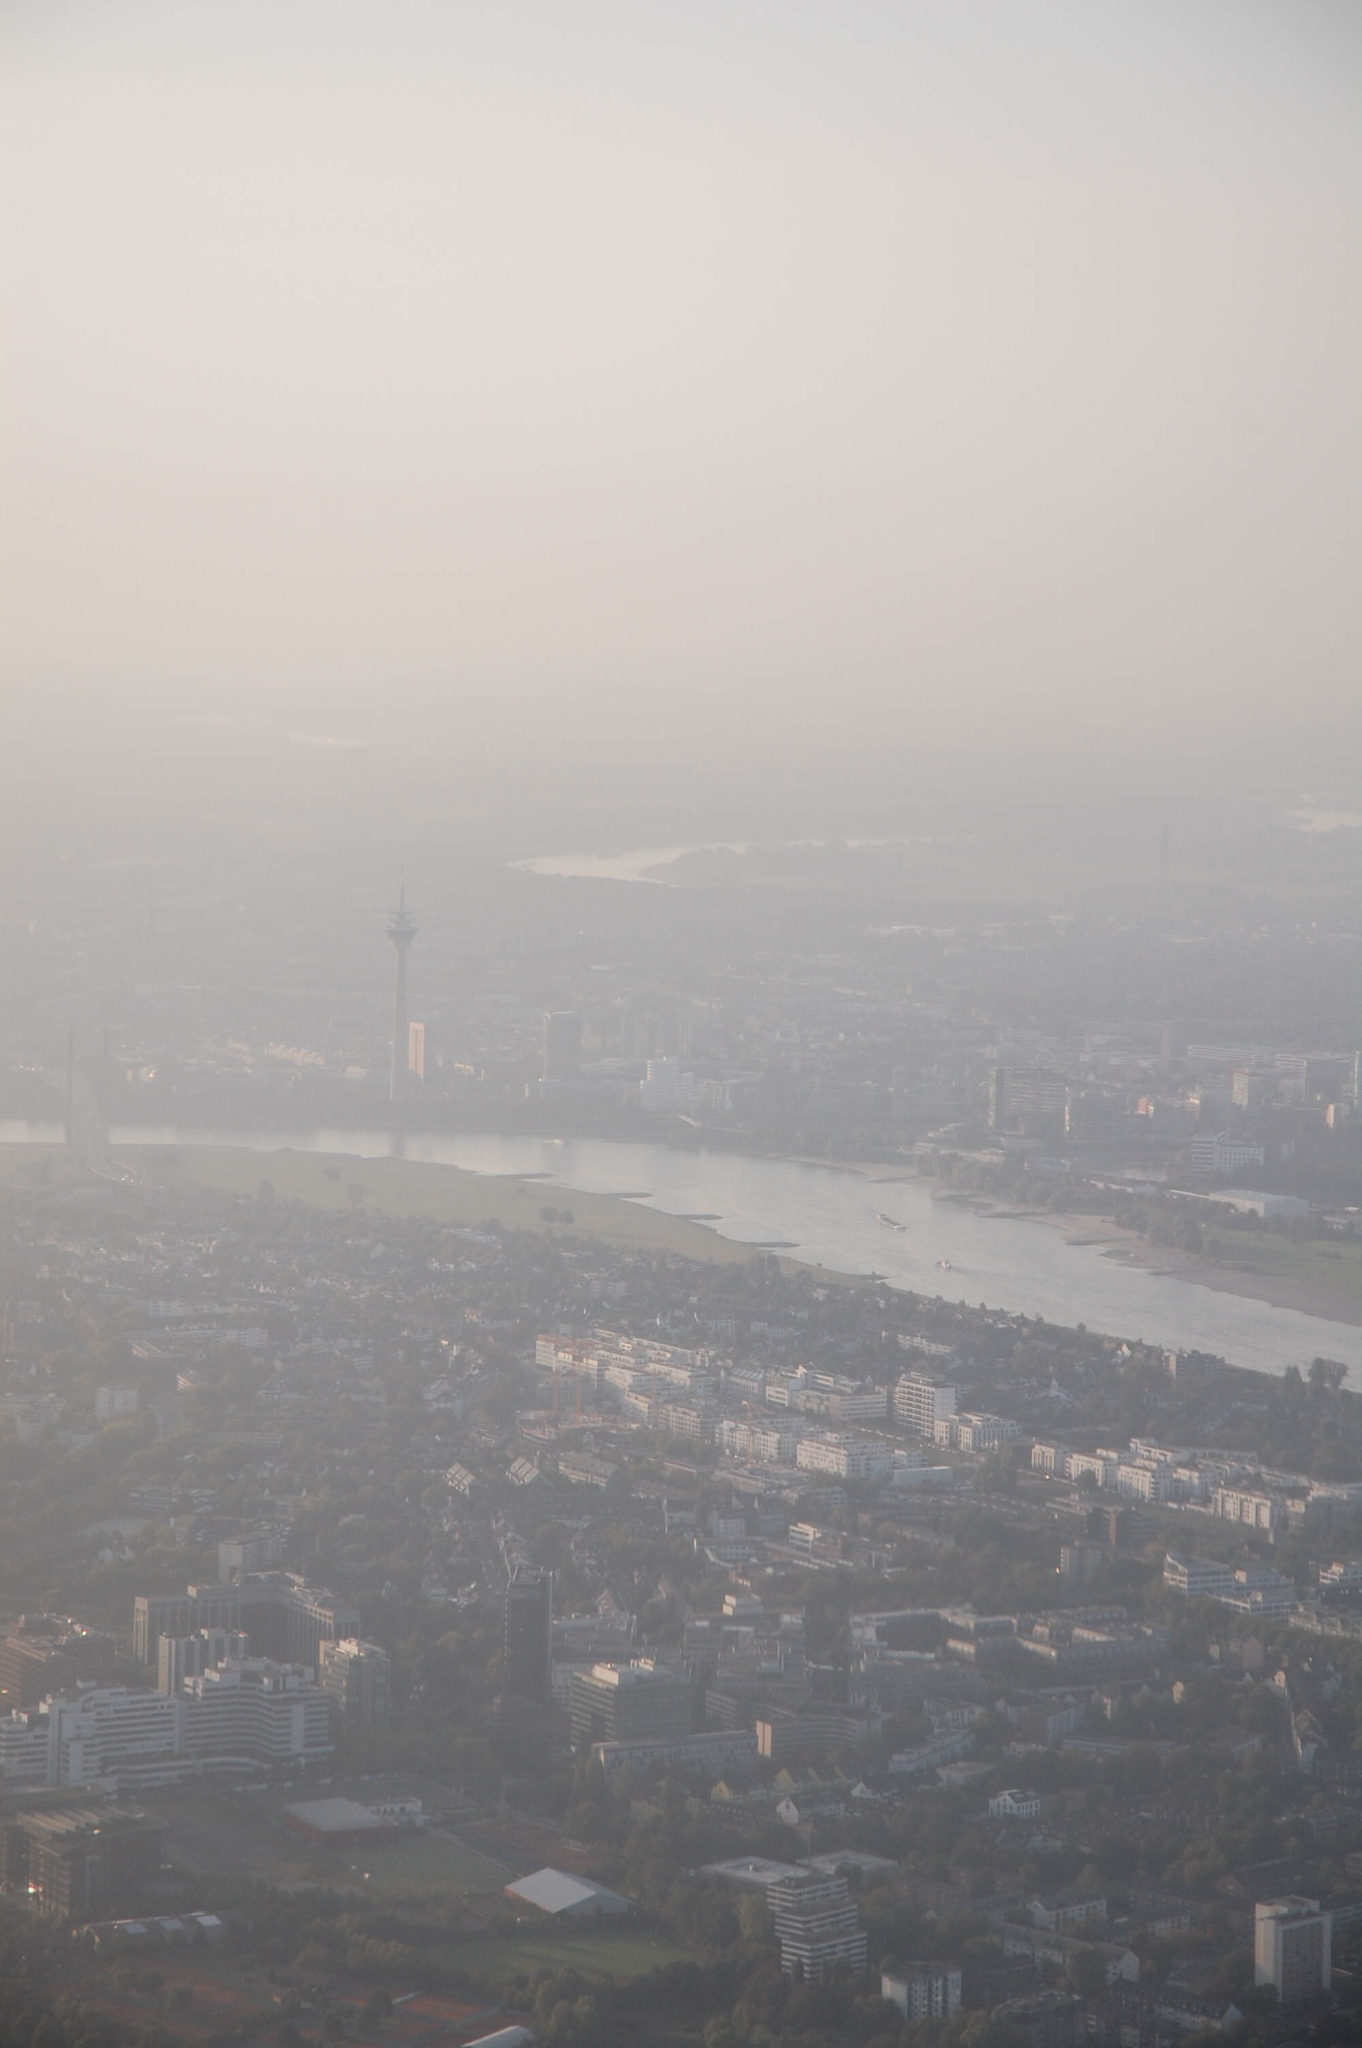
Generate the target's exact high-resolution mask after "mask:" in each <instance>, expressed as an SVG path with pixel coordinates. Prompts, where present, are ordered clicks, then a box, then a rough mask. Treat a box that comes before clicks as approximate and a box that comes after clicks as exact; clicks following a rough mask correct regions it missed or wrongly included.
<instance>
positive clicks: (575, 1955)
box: [450, 1926, 687, 1980]
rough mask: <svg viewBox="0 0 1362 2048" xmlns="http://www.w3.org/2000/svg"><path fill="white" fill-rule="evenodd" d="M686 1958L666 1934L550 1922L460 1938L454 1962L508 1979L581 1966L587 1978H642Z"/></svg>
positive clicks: (454, 1949)
mask: <svg viewBox="0 0 1362 2048" xmlns="http://www.w3.org/2000/svg"><path fill="white" fill-rule="evenodd" d="M686 1959H687V1951H686V1950H685V1949H683V1948H678V1947H677V1945H676V1943H675V1942H671V1941H668V1940H666V1939H665V1937H664V1936H662V1935H654V1934H644V1933H643V1932H641V1931H640V1930H639V1929H636V1928H635V1929H630V1928H627V1927H618V1928H617V1927H610V1928H602V1929H599V1930H597V1929H595V1928H592V1929H591V1930H590V1931H587V1930H586V1929H583V1930H582V1931H581V1932H580V1933H575V1932H574V1933H569V1932H568V1931H567V1930H566V1928H564V1929H561V1930H558V1931H555V1930H554V1929H553V1927H552V1926H547V1927H545V1928H544V1930H543V1931H542V1933H541V1932H540V1930H539V1929H538V1928H531V1929H529V1930H527V1931H526V1933H525V1934H523V1935H511V1934H505V1935H494V1936H492V1937H490V1938H483V1939H480V1940H478V1941H476V1942H474V1941H467V1942H458V1943H456V1944H455V1946H454V1948H453V1949H452V1951H451V1955H450V1960H451V1962H457V1963H462V1964H464V1965H465V1966H466V1967H467V1968H469V1969H473V1970H476V1971H477V1972H478V1973H479V1975H480V1976H483V1975H489V1974H490V1975H491V1976H493V1977H499V1978H501V1979H502V1980H504V1979H505V1978H507V1977H510V1976H513V1975H515V1973H516V1972H517V1971H527V1972H528V1971H533V1970H580V1971H581V1973H582V1975H583V1976H584V1977H642V1976H643V1975H644V1974H645V1973H646V1972H647V1971H649V1970H660V1969H661V1968H662V1967H663V1965H664V1964H666V1963H679V1962H684V1961H685V1960H686Z"/></svg>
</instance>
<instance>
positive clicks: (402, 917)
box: [388, 876, 416, 1102]
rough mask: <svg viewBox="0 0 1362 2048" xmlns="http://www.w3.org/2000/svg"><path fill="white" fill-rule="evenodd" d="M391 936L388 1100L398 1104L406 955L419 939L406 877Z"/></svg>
mask: <svg viewBox="0 0 1362 2048" xmlns="http://www.w3.org/2000/svg"><path fill="white" fill-rule="evenodd" d="M388 937H389V938H390V939H391V940H392V945H393V951H394V952H395V953H396V955H397V974H396V978H395V980H394V983H393V1051H392V1062H391V1065H390V1066H389V1069H388V1100H389V1102H396V1101H397V1100H398V1098H399V1096H400V1095H401V1094H402V1091H403V1088H404V1086H405V1083H406V1078H407V1038H408V1018H407V954H408V952H409V950H410V948H411V942H412V940H413V939H414V938H415V937H416V923H415V920H414V919H413V918H412V916H411V913H410V912H409V911H408V909H407V883H406V877H405V876H404V877H403V879H402V885H401V888H400V890H399V892H398V899H397V908H396V910H394V911H393V913H392V915H391V916H390V917H389V919H388Z"/></svg>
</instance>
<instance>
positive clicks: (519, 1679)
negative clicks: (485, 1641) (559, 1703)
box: [503, 1565, 553, 1704]
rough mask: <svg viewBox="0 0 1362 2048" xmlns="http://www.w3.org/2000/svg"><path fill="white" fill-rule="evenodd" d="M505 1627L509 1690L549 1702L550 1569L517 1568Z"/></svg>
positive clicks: (507, 1591)
mask: <svg viewBox="0 0 1362 2048" xmlns="http://www.w3.org/2000/svg"><path fill="white" fill-rule="evenodd" d="M504 1630H505V1632H504V1638H503V1647H504V1651H505V1660H504V1661H505V1674H504V1679H503V1683H504V1686H505V1689H506V1691H507V1692H509V1693H515V1694H516V1695H517V1696H518V1697H519V1698H520V1699H526V1700H542V1701H543V1702H545V1703H546V1704H547V1701H548V1698H549V1694H550V1691H551V1667H552V1655H553V1578H552V1575H551V1574H550V1573H549V1572H537V1571H531V1570H530V1569H529V1568H528V1567H527V1566H525V1565H518V1566H517V1567H516V1569H515V1571H514V1573H513V1574H512V1577H511V1583H510V1585H509V1586H508V1587H507V1588H506V1600H505V1615H504Z"/></svg>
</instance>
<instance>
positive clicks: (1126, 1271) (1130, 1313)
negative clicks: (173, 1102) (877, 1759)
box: [0, 1123, 1362, 1386]
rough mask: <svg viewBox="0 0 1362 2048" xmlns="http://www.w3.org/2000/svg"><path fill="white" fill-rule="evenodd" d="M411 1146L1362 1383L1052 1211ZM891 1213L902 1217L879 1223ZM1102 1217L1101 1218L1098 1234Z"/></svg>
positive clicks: (1312, 1320) (133, 1129)
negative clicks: (1057, 1225) (1054, 1221)
mask: <svg viewBox="0 0 1362 2048" xmlns="http://www.w3.org/2000/svg"><path fill="white" fill-rule="evenodd" d="M60 1137H61V1130H60V1127H59V1126H57V1125H49V1124H27V1123H0V1142H5V1143H24V1142H27V1143H42V1142H55V1141H57V1140H59V1139H60ZM110 1138H111V1140H112V1142H113V1143H114V1144H115V1145H144V1144H152V1145H155V1144H160V1145H176V1144H179V1145H233V1146H241V1147H247V1148H249V1149H251V1150H257V1151H264V1152H273V1151H280V1150H284V1149H287V1148H292V1149H293V1150H294V1151H305V1152H338V1153H351V1154H354V1155H356V1156H359V1157H362V1158H369V1159H374V1158H382V1157H384V1156H385V1155H387V1154H388V1153H390V1152H391V1151H392V1150H393V1146H394V1140H393V1138H392V1136H391V1134H390V1133H389V1132H387V1131H382V1130H360V1131H355V1130H313V1131H306V1132H283V1131H249V1132H243V1131H215V1130H191V1129H187V1128H182V1127H180V1126H177V1125H160V1126H155V1125H126V1126H115V1127H114V1129H113V1130H112V1131H111V1132H110ZM401 1143H402V1150H403V1153H404V1155H405V1157H406V1158H408V1159H412V1160H417V1161H422V1162H425V1163H429V1164H434V1165H443V1166H459V1167H463V1168H464V1169H465V1171H467V1172H471V1173H486V1174H508V1175H514V1174H542V1175H544V1176H546V1177H547V1178H546V1182H545V1185H546V1191H547V1189H548V1188H549V1187H551V1186H552V1185H553V1184H555V1183H556V1185H557V1186H558V1187H559V1188H561V1189H564V1190H567V1189H571V1188H580V1189H582V1190H583V1191H584V1192H590V1193H595V1194H620V1195H628V1196H629V1197H631V1198H632V1199H634V1200H637V1201H641V1202H647V1203H648V1204H650V1205H651V1206H653V1207H655V1208H658V1209H662V1210H665V1211H666V1212H667V1213H668V1214H669V1215H673V1216H702V1217H704V1219H705V1220H706V1222H707V1223H708V1224H709V1226H710V1228H711V1229H713V1230H715V1231H717V1232H718V1233H719V1235H720V1236H721V1237H726V1238H731V1239H733V1240H735V1241H736V1242H738V1243H742V1244H767V1245H770V1244H779V1245H780V1246H781V1247H782V1248H783V1249H785V1250H787V1251H788V1254H789V1256H790V1257H792V1258H797V1259H801V1260H805V1261H807V1262H809V1263H810V1264H814V1265H822V1266H828V1267H831V1268H832V1269H833V1270H834V1271H836V1272H842V1273H867V1272H872V1271H873V1272H875V1273H878V1274H881V1275H882V1276H883V1277H884V1278H885V1279H886V1280H887V1281H889V1282H890V1284H891V1285H893V1286H895V1287H902V1288H911V1289H912V1290H914V1291H915V1292H917V1293H921V1294H928V1295H940V1296H942V1297H943V1298H944V1299H946V1300H947V1301H964V1302H969V1303H971V1304H972V1305H975V1306H977V1305H978V1304H979V1303H980V1302H984V1303H986V1304H987V1305H988V1307H990V1308H999V1309H1008V1310H1011V1311H1013V1312H1017V1313H1021V1314H1024V1315H1028V1316H1043V1317H1044V1318H1045V1320H1046V1321H1047V1322H1051V1323H1060V1324H1065V1325H1068V1326H1070V1327H1072V1326H1073V1325H1074V1324H1077V1323H1086V1324H1087V1326H1088V1328H1089V1329H1091V1330H1099V1331H1103V1332H1105V1333H1107V1334H1109V1335H1111V1336H1119V1337H1128V1338H1140V1339H1142V1340H1143V1341H1145V1342H1147V1343H1151V1344H1161V1345H1166V1346H1168V1347H1170V1348H1175V1349H1178V1350H1196V1351H1210V1352H1214V1353H1216V1354H1217V1355H1218V1356H1220V1357H1222V1358H1225V1359H1227V1360H1228V1361H1229V1363H1230V1364H1231V1365H1242V1366H1248V1367H1250V1368H1251V1369H1253V1370H1254V1371H1257V1372H1267V1373H1281V1372H1284V1371H1285V1369H1286V1367H1287V1366H1288V1365H1298V1366H1301V1367H1305V1366H1307V1365H1308V1364H1309V1361H1310V1360H1311V1359H1312V1358H1313V1357H1315V1356H1316V1355H1317V1354H1323V1355H1324V1356H1325V1357H1328V1358H1335V1359H1340V1360H1342V1361H1343V1362H1344V1363H1345V1364H1346V1365H1347V1366H1348V1369H1349V1379H1350V1382H1351V1384H1352V1385H1354V1386H1357V1385H1359V1384H1362V1328H1358V1327H1355V1326H1354V1325H1352V1324H1349V1323H1338V1322H1333V1321H1331V1320H1329V1319H1328V1318H1326V1317H1323V1316H1310V1315H1303V1314H1301V1313H1300V1312H1299V1311H1298V1310H1295V1309H1287V1308H1277V1307H1274V1306H1273V1305H1272V1304H1271V1303H1269V1302H1265V1301H1256V1300H1253V1299H1250V1298H1249V1297H1247V1296H1244V1295H1236V1294H1222V1293H1220V1292H1219V1291H1217V1290H1216V1289H1213V1288H1209V1287H1202V1286H1197V1285H1196V1284H1194V1283H1192V1282H1189V1281H1186V1280H1181V1279H1178V1278H1176V1277H1175V1276H1174V1275H1172V1274H1168V1273H1158V1272H1149V1271H1147V1270H1146V1269H1144V1268H1143V1267H1138V1266H1131V1265H1127V1264H1126V1263H1125V1262H1124V1261H1123V1260H1121V1259H1119V1258H1113V1257H1110V1256H1108V1255H1107V1253H1106V1252H1105V1251H1104V1250H1103V1249H1102V1247H1101V1245H1099V1244H1068V1243H1066V1242H1065V1239H1064V1236H1063V1233H1062V1232H1061V1231H1059V1230H1056V1229H1054V1228H1053V1227H1052V1226H1050V1225H1048V1224H1045V1223H1039V1222H1033V1221H1029V1220H1027V1219H1026V1218H1023V1217H1011V1216H989V1215H980V1214H978V1213H977V1212H976V1211H975V1210H973V1209H971V1208H969V1207H968V1206H966V1205H965V1204H963V1203H960V1202H956V1201H951V1200H939V1199H937V1198H936V1197H935V1196H934V1195H933V1194H932V1191H931V1189H930V1188H929V1187H928V1186H927V1184H926V1183H925V1182H923V1181H920V1180H913V1179H905V1180H902V1181H899V1180H891V1181H877V1180H870V1179H867V1178H866V1177H864V1176H863V1175H861V1174H858V1173H854V1172H844V1171H841V1170H839V1169H838V1168H836V1167H828V1166H809V1165H804V1164H802V1163H799V1162H796V1161H793V1160H787V1159H750V1158H746V1157H744V1156H743V1155H741V1154H739V1153H733V1152H706V1151H693V1152H692V1151H680V1150H676V1149H673V1148H672V1147H671V1146H668V1145H647V1144H636V1143H617V1142H614V1141H610V1140H606V1139H597V1138H582V1139H573V1140H570V1141H568V1142H566V1143H560V1142H558V1141H557V1140H554V1139H551V1138H536V1137H530V1136H519V1135H513V1136H497V1135H492V1134H484V1133H472V1134H470V1135H467V1136H462V1137H455V1136H446V1135H436V1134H431V1133H419V1132H410V1133H408V1134H406V1136H405V1137H404V1138H403V1140H402V1141H401ZM881 1215H883V1216H887V1217H889V1218H890V1219H892V1220H891V1221H890V1222H881V1221H880V1220H879V1217H880V1216H881ZM898 1225H902V1228H898V1227H896V1226H898ZM1101 1229H1102V1226H1101V1225H1100V1224H1099V1223H1096V1222H1095V1223H1094V1226H1093V1235H1094V1237H1096V1236H1100V1234H1101ZM941 1261H947V1262H948V1263H946V1264H942V1263H940V1262H941Z"/></svg>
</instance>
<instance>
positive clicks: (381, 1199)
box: [114, 1145, 755, 1266]
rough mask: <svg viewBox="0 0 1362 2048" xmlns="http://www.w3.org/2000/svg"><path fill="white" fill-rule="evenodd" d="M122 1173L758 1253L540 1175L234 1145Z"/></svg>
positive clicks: (145, 1159) (147, 1154)
mask: <svg viewBox="0 0 1362 2048" xmlns="http://www.w3.org/2000/svg"><path fill="white" fill-rule="evenodd" d="M114 1156H115V1158H116V1159H117V1161H118V1164H119V1165H120V1166H123V1167H126V1168H127V1169H128V1170H129V1172H131V1173H133V1174H134V1175H135V1176H136V1178H137V1179H138V1180H141V1181H143V1182H148V1181H149V1182H151V1183H153V1184H154V1185H156V1186H159V1187H174V1186H176V1185H177V1184H182V1183H183V1182H185V1181H189V1182H192V1184H193V1185H194V1186H195V1187H203V1188H211V1189H216V1190H218V1191H220V1192H222V1193H224V1194H236V1195H259V1194H260V1192H261V1190H262V1188H267V1189H268V1194H267V1196H266V1199H269V1198H270V1197H271V1196H272V1197H273V1198H274V1199H277V1200H279V1201H286V1202H302V1203H304V1204H305V1205H306V1206H307V1207H308V1208H311V1209H323V1210H330V1211H343V1210H358V1211H361V1212H363V1213H364V1214H366V1215H369V1216H394V1217H416V1216H422V1217H427V1218H429V1219H430V1220H431V1221H432V1222H436V1223H445V1224H448V1225H450V1227H451V1228H456V1229H465V1230H485V1229H487V1228H488V1226H489V1225H490V1224H493V1223H497V1224H501V1225H504V1227H505V1228H506V1229H508V1230H528V1231H534V1232H536V1233H538V1234H540V1235H547V1236H553V1237H570V1236H586V1237H603V1238H608V1239H609V1240H610V1241H611V1242H612V1243H615V1244H621V1245H632V1246H634V1247H636V1248H637V1249H638V1250H640V1251H652V1252H672V1253H675V1254H676V1255H677V1256H678V1257H680V1258H686V1259H701V1260H704V1261H706V1262H707V1263H709V1264H711V1265H719V1266H735V1265H745V1264H746V1263H747V1262H748V1261H749V1260H750V1259H752V1258H753V1257H754V1256H755V1253H754V1251H753V1250H752V1248H751V1247H750V1246H747V1245H742V1244H735V1243H733V1242H731V1241H730V1240H729V1239H727V1238H722V1237H720V1236H719V1235H718V1233H717V1232H716V1231H713V1230H710V1229H709V1228H708V1227H707V1226H706V1225H705V1224H703V1223H697V1222H694V1221H692V1220H691V1219H689V1218H687V1217H684V1216H672V1215H669V1214H668V1213H667V1212H666V1211H665V1210H662V1209H652V1208H648V1207H646V1206H645V1205H644V1204H643V1203H641V1202H631V1201H628V1200H626V1199H625V1198H624V1196H623V1195H622V1194H620V1195H601V1194H583V1193H581V1192H579V1191H578V1190H577V1189H575V1188H562V1187H559V1186H557V1185H555V1184H554V1183H552V1182H545V1181H542V1180H539V1179H537V1178H535V1177H532V1176H525V1177H520V1176H515V1175H495V1174H486V1173H471V1172H468V1171H466V1170H465V1169H464V1168H462V1167H458V1166H430V1165H426V1164H425V1163H423V1162H421V1161H419V1160H411V1159H364V1158H361V1157H360V1156H359V1154H358V1153H348V1152H293V1151H290V1150H288V1149H284V1150H281V1151H277V1152H257V1151H247V1150H245V1149H241V1150H235V1149H233V1148H232V1147H230V1146H206V1145H201V1146H195V1145H175V1146H166V1147H164V1148H160V1147H156V1148H153V1147H150V1146H147V1147H142V1146H127V1147H123V1148H120V1149H116V1150H115V1154H114Z"/></svg>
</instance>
